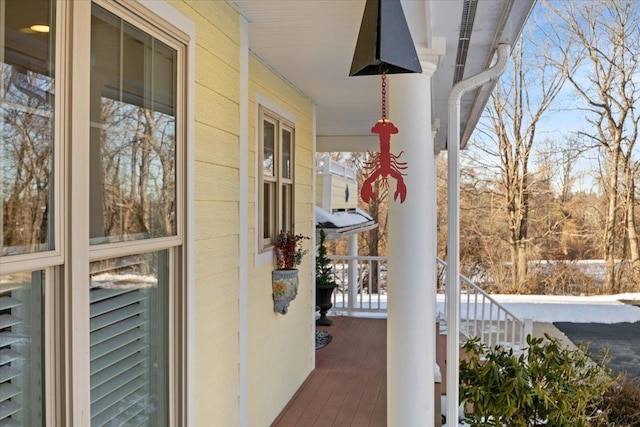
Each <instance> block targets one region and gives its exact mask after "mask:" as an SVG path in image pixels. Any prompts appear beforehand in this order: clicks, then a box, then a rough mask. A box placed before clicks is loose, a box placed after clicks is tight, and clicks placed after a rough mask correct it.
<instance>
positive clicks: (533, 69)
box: [483, 38, 565, 292]
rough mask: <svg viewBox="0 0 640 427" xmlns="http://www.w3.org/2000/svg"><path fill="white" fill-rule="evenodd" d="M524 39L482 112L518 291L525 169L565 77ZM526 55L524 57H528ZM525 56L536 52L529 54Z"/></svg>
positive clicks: (523, 258) (524, 243) (524, 236)
mask: <svg viewBox="0 0 640 427" xmlns="http://www.w3.org/2000/svg"><path fill="white" fill-rule="evenodd" d="M535 43H536V42H535V41H534V39H533V38H530V39H523V40H522V41H521V42H519V43H518V44H517V45H516V46H515V47H514V51H513V54H512V60H511V69H510V70H509V71H508V72H507V73H506V74H505V76H503V78H502V79H501V80H500V81H499V83H498V84H497V85H496V88H495V90H494V92H493V94H492V96H491V100H490V102H489V103H488V106H487V109H486V111H485V114H486V118H487V125H486V126H485V127H484V128H483V133H484V135H485V136H487V137H488V138H483V139H485V140H486V139H488V140H490V142H489V143H486V142H485V143H486V144H487V145H486V148H484V150H485V151H486V153H487V154H490V155H491V156H494V158H497V159H498V162H499V174H500V189H499V191H500V192H501V195H502V198H503V208H504V210H505V212H506V214H507V221H508V237H507V238H508V243H509V248H510V254H511V255H510V257H511V266H512V271H511V291H512V292H519V291H521V290H522V288H523V286H524V285H525V282H526V279H527V271H528V269H527V266H528V255H527V249H528V245H529V241H530V238H529V226H530V205H531V197H532V194H533V191H534V190H533V187H532V184H533V180H532V176H531V171H530V161H531V158H532V149H533V146H534V143H535V142H536V140H537V136H538V135H537V134H536V131H537V129H538V124H539V122H540V120H541V118H542V117H543V114H544V113H545V111H547V110H548V109H549V107H550V105H551V104H552V102H553V101H554V99H555V98H556V96H557V95H558V93H559V92H560V89H561V88H562V85H563V83H564V81H565V76H564V75H563V74H562V73H561V72H559V71H558V70H557V69H554V68H552V67H551V61H550V59H549V58H548V56H547V55H546V52H548V49H546V48H545V47H541V46H535ZM528 52H529V53H528ZM530 52H538V53H540V52H541V53H540V54H538V53H535V54H532V53H530Z"/></svg>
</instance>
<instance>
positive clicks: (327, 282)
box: [316, 228, 335, 287]
mask: <svg viewBox="0 0 640 427" xmlns="http://www.w3.org/2000/svg"><path fill="white" fill-rule="evenodd" d="M326 238H327V234H326V233H325V232H324V229H322V228H321V229H320V239H319V240H318V253H317V254H316V286H320V287H328V286H334V285H335V282H334V280H333V273H332V272H331V261H330V260H329V258H328V257H327V248H326V247H325V246H324V242H325V240H326Z"/></svg>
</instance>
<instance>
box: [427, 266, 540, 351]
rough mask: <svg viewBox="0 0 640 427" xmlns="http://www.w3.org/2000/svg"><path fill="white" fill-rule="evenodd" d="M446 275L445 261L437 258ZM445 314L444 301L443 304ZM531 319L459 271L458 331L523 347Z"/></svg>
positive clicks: (489, 342)
mask: <svg viewBox="0 0 640 427" xmlns="http://www.w3.org/2000/svg"><path fill="white" fill-rule="evenodd" d="M437 262H438V266H439V267H440V268H442V269H443V272H444V274H445V275H446V271H447V263H446V262H444V261H443V260H441V259H440V258H438V259H437ZM445 315H446V304H445ZM531 332H532V323H531V321H529V320H521V319H519V318H518V317H516V316H515V315H514V314H513V313H511V312H510V311H509V310H507V309H506V308H504V307H503V306H502V305H501V304H500V303H499V302H498V301H496V300H495V299H494V298H493V297H492V296H491V295H489V294H488V293H486V292H485V291H483V290H482V289H481V288H480V287H479V286H478V285H476V284H475V283H473V282H472V281H471V280H470V279H468V278H467V277H465V276H463V275H460V333H462V334H463V335H464V336H465V337H467V338H474V337H478V338H480V342H482V343H484V344H486V345H488V346H489V347H493V346H495V345H502V346H504V347H507V348H513V349H514V350H515V351H519V350H521V349H524V348H525V346H526V343H527V335H529V334H531Z"/></svg>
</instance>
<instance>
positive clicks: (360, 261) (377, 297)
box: [329, 255, 531, 350]
mask: <svg viewBox="0 0 640 427" xmlns="http://www.w3.org/2000/svg"><path fill="white" fill-rule="evenodd" d="M329 259H330V260H331V263H332V271H333V273H334V280H335V282H336V283H337V284H338V287H337V288H336V290H335V292H334V294H333V308H332V309H331V311H332V312H334V313H347V314H358V313H377V314H386V311H387V289H388V283H387V258H386V257H379V256H378V257H376V256H340V255H331V256H329ZM437 263H438V266H439V268H440V269H441V270H440V273H442V274H439V275H438V276H439V277H444V275H446V266H447V264H446V263H445V262H444V261H442V260H441V259H439V258H438V259H437ZM351 283H353V284H354V286H351V285H350V284H351ZM443 283H444V281H443ZM460 289H461V303H460V318H461V319H460V328H461V330H460V333H462V334H463V335H464V336H465V337H467V338H473V337H478V338H479V339H480V341H481V342H483V343H485V344H487V345H488V346H490V347H492V346H494V345H498V344H500V345H503V346H505V347H508V348H513V349H514V350H519V349H522V348H524V346H525V344H526V337H527V335H528V334H531V322H529V321H523V320H521V319H519V318H518V317H516V316H515V315H514V314H513V313H511V312H510V311H509V310H507V309H506V308H504V307H503V306H502V305H501V304H500V303H499V302H497V301H496V300H495V299H494V298H493V297H491V295H489V294H487V293H486V292H485V291H483V290H482V289H481V288H480V287H478V286H477V285H476V284H474V283H473V282H472V281H471V280H469V279H468V278H467V277H465V276H462V275H461V276H460ZM437 310H438V313H440V317H441V318H443V319H444V318H445V316H446V301H445V295H444V294H442V293H439V294H438V295H437Z"/></svg>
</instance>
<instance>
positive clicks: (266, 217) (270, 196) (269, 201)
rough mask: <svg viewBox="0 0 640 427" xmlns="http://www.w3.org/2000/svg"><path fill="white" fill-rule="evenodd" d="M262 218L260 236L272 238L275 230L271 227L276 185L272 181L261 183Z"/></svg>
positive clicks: (273, 215)
mask: <svg viewBox="0 0 640 427" xmlns="http://www.w3.org/2000/svg"><path fill="white" fill-rule="evenodd" d="M263 188H264V194H263V198H264V199H263V209H264V211H263V213H262V215H263V218H262V221H263V223H262V238H263V239H273V237H274V236H275V232H274V231H275V230H274V229H273V228H274V227H273V224H274V217H275V206H276V191H275V190H276V185H275V183H273V182H265V183H264V185H263Z"/></svg>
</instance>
